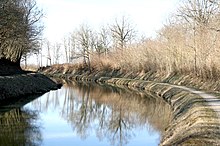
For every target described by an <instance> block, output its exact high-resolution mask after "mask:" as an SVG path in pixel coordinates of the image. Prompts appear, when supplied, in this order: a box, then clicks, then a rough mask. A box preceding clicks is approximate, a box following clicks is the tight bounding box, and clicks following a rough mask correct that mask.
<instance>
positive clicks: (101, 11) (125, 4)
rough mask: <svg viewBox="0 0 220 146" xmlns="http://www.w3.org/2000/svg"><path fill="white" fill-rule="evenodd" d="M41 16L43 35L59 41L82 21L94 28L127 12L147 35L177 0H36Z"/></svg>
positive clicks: (157, 26) (158, 26) (162, 20)
mask: <svg viewBox="0 0 220 146" xmlns="http://www.w3.org/2000/svg"><path fill="white" fill-rule="evenodd" d="M36 1H37V3H38V5H39V7H40V8H42V9H43V11H44V14H45V18H44V19H43V22H44V25H45V31H44V37H45V38H47V39H48V40H50V41H60V40H61V39H62V38H63V37H64V35H65V34H68V33H69V32H72V31H73V30H74V29H75V28H77V27H78V26H79V25H80V24H82V23H87V24H88V25H90V26H91V27H92V28H94V29H97V28H99V27H100V26H102V25H106V24H111V23H113V22H114V19H115V18H116V17H120V16H123V15H124V16H127V17H129V19H130V20H131V22H132V24H133V25H135V26H136V29H137V30H138V32H140V33H141V34H144V35H146V36H148V37H150V36H153V35H155V32H156V31H157V30H158V29H159V28H161V27H162V25H163V23H165V21H166V19H167V17H168V16H169V14H170V13H171V12H172V11H174V10H175V8H176V7H177V4H178V0H36Z"/></svg>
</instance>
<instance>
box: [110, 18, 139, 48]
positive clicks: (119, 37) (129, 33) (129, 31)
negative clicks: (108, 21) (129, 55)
mask: <svg viewBox="0 0 220 146" xmlns="http://www.w3.org/2000/svg"><path fill="white" fill-rule="evenodd" d="M110 31H111V35H112V38H113V40H114V42H115V45H116V47H117V48H121V49H123V48H125V47H126V45H127V43H128V42H131V41H132V39H134V37H135V30H134V27H133V26H132V25H131V24H130V23H129V21H128V19H127V18H126V17H125V16H122V18H121V19H120V20H119V19H117V18H116V19H115V23H114V24H112V25H111V26H110Z"/></svg>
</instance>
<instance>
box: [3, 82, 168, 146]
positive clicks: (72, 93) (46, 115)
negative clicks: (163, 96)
mask: <svg viewBox="0 0 220 146" xmlns="http://www.w3.org/2000/svg"><path fill="white" fill-rule="evenodd" d="M170 113H171V112H170V108H169V106H168V105H167V104H166V103H165V102H164V101H163V100H159V99H157V98H154V97H153V96H151V95H150V94H149V95H147V94H143V93H140V92H139V93H138V92H134V91H129V90H125V89H118V88H113V87H109V86H108V87H106V86H99V85H91V84H82V83H74V82H71V83H68V84H65V85H64V86H63V87H62V88H61V89H59V90H57V91H51V92H49V93H46V94H44V95H43V96H41V97H39V98H37V99H35V100H34V101H32V102H30V103H28V104H26V105H25V106H23V107H20V108H16V109H11V110H10V111H8V112H4V113H1V114H0V122H1V123H0V128H1V129H2V130H1V134H0V145H4V144H6V143H7V144H11V145H44V146H62V145H65V146H72V145H76V146H91V145H94V146H110V145H113V146H125V145H126V146H157V145H158V144H159V143H160V137H161V135H162V133H163V131H164V129H165V128H166V127H167V125H168V124H169V121H170V116H171V114H170Z"/></svg>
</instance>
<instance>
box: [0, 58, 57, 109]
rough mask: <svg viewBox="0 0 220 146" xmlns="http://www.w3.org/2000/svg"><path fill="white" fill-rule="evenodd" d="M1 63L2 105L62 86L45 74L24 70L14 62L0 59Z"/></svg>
mask: <svg viewBox="0 0 220 146" xmlns="http://www.w3.org/2000/svg"><path fill="white" fill-rule="evenodd" d="M0 64H1V66H0V105H1V106H5V105H7V104H11V103H14V102H16V101H18V100H20V99H21V98H26V97H27V96H32V95H36V94H37V95H40V94H43V93H46V92H48V91H50V90H55V89H58V88H59V87H60V86H61V85H60V84H57V83H55V82H54V81H52V80H51V79H50V78H48V77H47V76H45V75H42V74H39V73H31V72H27V71H23V70H22V69H21V68H20V66H18V65H16V64H15V63H13V62H10V61H7V60H2V59H0Z"/></svg>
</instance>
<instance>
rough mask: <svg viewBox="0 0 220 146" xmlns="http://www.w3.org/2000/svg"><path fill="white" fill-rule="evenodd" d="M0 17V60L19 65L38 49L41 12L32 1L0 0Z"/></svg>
mask: <svg viewBox="0 0 220 146" xmlns="http://www.w3.org/2000/svg"><path fill="white" fill-rule="evenodd" d="M0 16H1V17H0V59H1V60H5V59H6V60H9V61H11V62H14V63H16V64H17V65H20V61H21V59H22V57H24V58H25V56H27V55H28V53H30V52H32V53H33V52H36V51H37V50H38V49H39V41H40V34H41V32H42V27H41V26H40V24H39V22H40V19H41V17H42V12H41V11H40V10H39V9H38V8H37V5H36V2H35V1H34V0H1V1H0Z"/></svg>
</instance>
